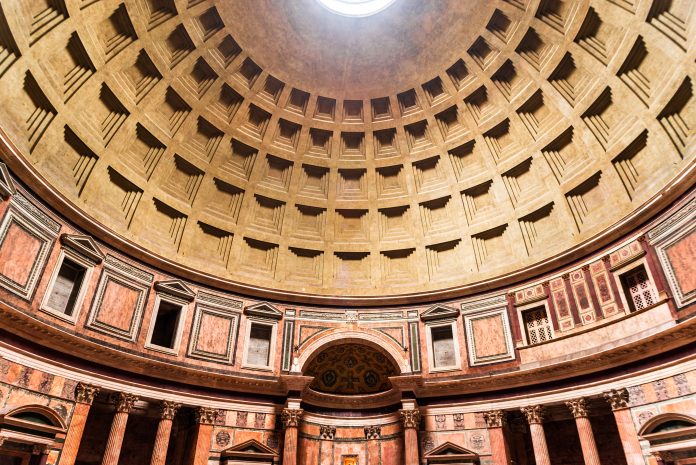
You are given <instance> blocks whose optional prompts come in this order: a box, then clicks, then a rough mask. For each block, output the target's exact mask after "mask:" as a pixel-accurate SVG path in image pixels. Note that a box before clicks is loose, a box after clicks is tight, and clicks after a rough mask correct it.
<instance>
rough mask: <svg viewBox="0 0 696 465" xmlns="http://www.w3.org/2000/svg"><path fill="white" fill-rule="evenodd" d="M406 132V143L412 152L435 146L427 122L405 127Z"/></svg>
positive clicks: (423, 121)
mask: <svg viewBox="0 0 696 465" xmlns="http://www.w3.org/2000/svg"><path fill="white" fill-rule="evenodd" d="M404 131H405V132H406V141H407V142H408V148H409V150H410V151H411V152H417V151H419V150H423V149H426V148H428V147H431V146H432V144H433V142H432V137H431V135H430V128H429V126H428V121H427V120H422V121H418V122H417V123H411V124H408V125H406V126H404Z"/></svg>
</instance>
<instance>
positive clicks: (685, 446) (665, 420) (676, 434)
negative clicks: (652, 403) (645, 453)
mask: <svg viewBox="0 0 696 465" xmlns="http://www.w3.org/2000/svg"><path fill="white" fill-rule="evenodd" d="M639 435H640V437H641V439H643V440H644V441H647V442H648V443H649V445H650V453H651V454H653V456H654V457H655V458H656V459H657V461H658V463H659V464H661V465H682V464H684V465H685V464H691V463H695V462H694V460H696V418H693V417H691V416H689V415H684V414H679V413H667V414H664V415H658V416H655V417H653V418H651V419H650V420H649V421H648V422H647V423H646V424H645V425H643V427H642V428H641V430H640V433H639Z"/></svg>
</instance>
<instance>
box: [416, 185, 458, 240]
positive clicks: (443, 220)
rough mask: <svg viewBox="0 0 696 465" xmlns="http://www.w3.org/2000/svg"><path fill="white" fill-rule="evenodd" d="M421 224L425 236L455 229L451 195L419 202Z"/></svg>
mask: <svg viewBox="0 0 696 465" xmlns="http://www.w3.org/2000/svg"><path fill="white" fill-rule="evenodd" d="M419 208H420V214H421V224H422V226H423V232H424V233H425V235H426V236H430V235H432V234H438V233H442V232H448V231H454V230H455V229H456V226H457V225H456V222H455V220H454V218H455V217H456V215H455V212H454V211H453V208H452V202H451V197H450V196H449V195H448V196H447V197H442V198H439V199H435V200H429V201H427V202H422V203H420V204H419Z"/></svg>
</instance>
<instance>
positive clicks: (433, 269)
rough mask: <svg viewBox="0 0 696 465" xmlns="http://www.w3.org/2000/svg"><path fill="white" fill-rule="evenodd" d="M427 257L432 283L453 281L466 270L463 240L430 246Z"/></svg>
mask: <svg viewBox="0 0 696 465" xmlns="http://www.w3.org/2000/svg"><path fill="white" fill-rule="evenodd" d="M425 256H426V260H427V262H428V276H429V278H430V280H431V281H439V280H447V279H452V278H453V277H455V276H458V275H459V274H460V273H461V272H462V271H463V269H464V257H463V256H462V241H461V239H455V240H453V241H447V242H441V243H439V244H432V245H428V246H426V247H425Z"/></svg>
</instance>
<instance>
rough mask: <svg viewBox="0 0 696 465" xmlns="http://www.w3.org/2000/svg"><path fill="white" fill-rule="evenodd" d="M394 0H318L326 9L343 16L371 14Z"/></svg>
mask: <svg viewBox="0 0 696 465" xmlns="http://www.w3.org/2000/svg"><path fill="white" fill-rule="evenodd" d="M395 1H396V0H318V2H319V3H321V5H322V6H324V7H325V8H327V9H328V10H330V11H332V12H334V13H337V14H339V15H343V16H353V17H358V18H359V17H363V16H371V15H374V14H375V13H379V12H380V11H382V10H384V9H385V8H387V7H388V6H390V5H391V4H392V3H394V2H395Z"/></svg>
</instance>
